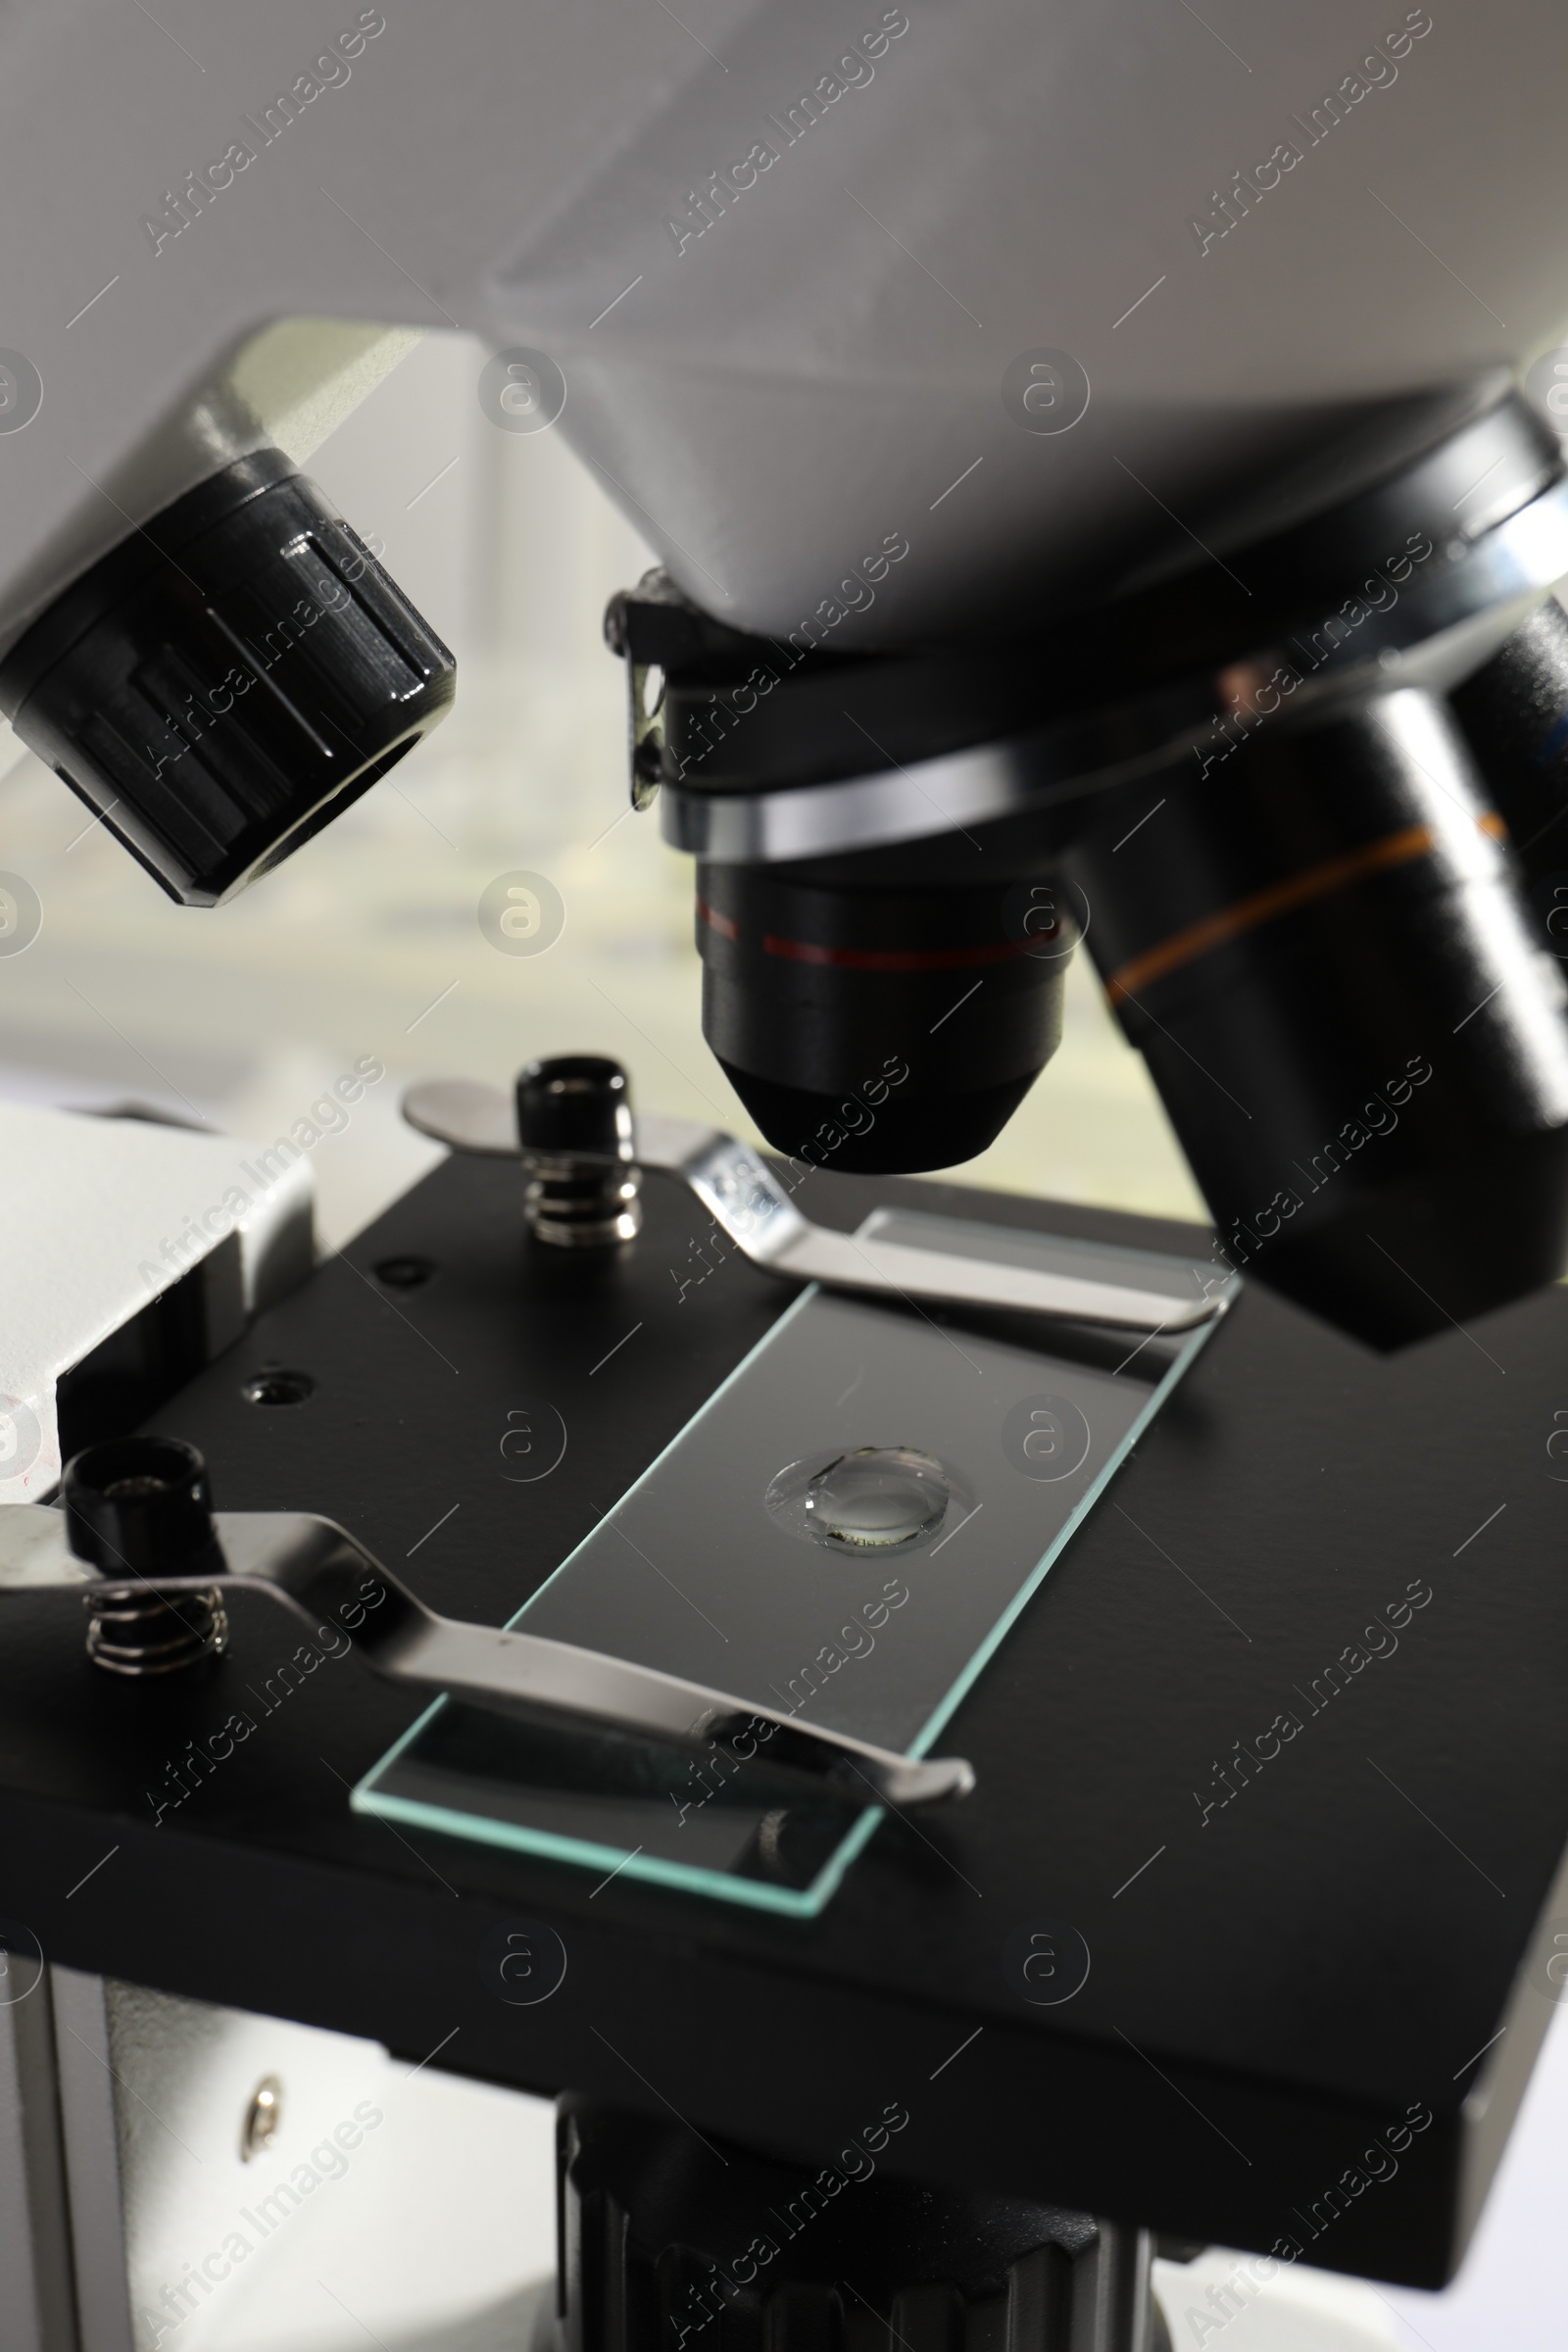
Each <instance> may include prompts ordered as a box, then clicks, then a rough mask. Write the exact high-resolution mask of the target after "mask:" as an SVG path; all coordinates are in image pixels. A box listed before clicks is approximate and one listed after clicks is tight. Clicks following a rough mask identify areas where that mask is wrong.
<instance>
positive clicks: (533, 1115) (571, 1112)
mask: <svg viewBox="0 0 1568 2352" xmlns="http://www.w3.org/2000/svg"><path fill="white" fill-rule="evenodd" d="M517 1140H518V1143H519V1144H520V1145H521V1147H522V1160H523V1165H524V1167H525V1169H526V1170H527V1175H528V1186H527V1190H526V1192H525V1194H524V1196H523V1209H524V1214H525V1215H526V1217H527V1220H528V1229H529V1231H530V1232H531V1233H532V1235H533V1236H534V1239H535V1240H536V1241H540V1242H548V1243H550V1244H552V1245H553V1246H554V1247H555V1248H557V1249H560V1250H605V1249H613V1248H614V1247H615V1246H616V1245H617V1244H618V1243H621V1242H629V1241H632V1240H633V1239H635V1237H636V1234H637V1232H638V1229H639V1228H640V1226H641V1224H642V1202H641V1201H640V1200H639V1199H638V1194H639V1191H640V1189H641V1186H642V1170H641V1169H640V1168H639V1167H638V1165H637V1161H636V1150H637V1144H636V1134H635V1130H634V1128H633V1125H632V1116H631V1103H630V1098H629V1093H628V1089H627V1085H626V1073H625V1071H624V1070H623V1069H622V1068H621V1066H620V1064H619V1062H618V1061H612V1060H610V1059H609V1057H608V1056H607V1055H605V1054H556V1055H554V1056H553V1057H551V1058H550V1059H548V1060H545V1061H531V1062H530V1063H529V1064H528V1066H527V1068H526V1069H525V1070H523V1071H522V1073H521V1074H520V1076H519V1077H518V1079H517Z"/></svg>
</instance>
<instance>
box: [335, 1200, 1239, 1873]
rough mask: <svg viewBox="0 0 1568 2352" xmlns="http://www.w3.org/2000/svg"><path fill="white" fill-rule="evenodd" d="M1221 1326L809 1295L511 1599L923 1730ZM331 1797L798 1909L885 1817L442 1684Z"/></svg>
mask: <svg viewBox="0 0 1568 2352" xmlns="http://www.w3.org/2000/svg"><path fill="white" fill-rule="evenodd" d="M869 1230H874V1231H875V1232H876V1233H877V1234H878V1235H879V1236H883V1237H885V1238H886V1239H888V1240H890V1241H900V1242H909V1243H913V1244H921V1243H923V1244H925V1245H927V1246H939V1247H943V1248H946V1249H949V1250H953V1249H957V1250H975V1251H976V1252H977V1253H979V1252H984V1253H985V1254H987V1255H992V1256H995V1257H997V1258H1000V1259H1002V1260H1003V1262H1005V1263H1016V1264H1020V1265H1025V1264H1027V1265H1033V1266H1051V1267H1057V1268H1060V1269H1061V1270H1063V1271H1070V1272H1072V1273H1074V1274H1076V1275H1079V1276H1081V1277H1082V1276H1089V1277H1091V1278H1099V1279H1103V1280H1104V1281H1106V1282H1113V1283H1125V1282H1127V1281H1129V1280H1136V1281H1138V1282H1140V1283H1143V1284H1145V1285H1148V1286H1150V1287H1152V1288H1154V1289H1157V1290H1161V1291H1163V1292H1165V1293H1166V1294H1167V1295H1168V1296H1169V1297H1170V1299H1172V1302H1173V1304H1174V1303H1175V1301H1177V1300H1178V1299H1180V1300H1183V1301H1187V1302H1190V1301H1191V1300H1192V1299H1193V1298H1194V1297H1195V1295H1196V1293H1201V1292H1204V1291H1206V1292H1207V1294H1208V1295H1209V1296H1214V1295H1215V1294H1216V1292H1217V1291H1218V1290H1219V1289H1220V1288H1221V1287H1222V1286H1221V1285H1220V1282H1219V1278H1218V1277H1217V1275H1216V1272H1215V1269H1214V1267H1213V1266H1211V1265H1203V1264H1201V1263H1189V1262H1187V1261H1184V1260H1181V1259H1177V1258H1172V1257H1161V1256H1158V1255H1156V1254H1154V1253H1152V1252H1149V1251H1144V1250H1126V1249H1120V1248H1118V1249H1102V1248H1100V1247H1098V1246H1095V1245H1089V1244H1083V1243H1077V1242H1071V1241H1065V1240H1062V1239H1060V1238H1059V1237H1056V1236H1052V1235H1044V1234H1034V1233H1023V1232H1018V1231H1015V1230H1013V1229H1011V1228H1005V1229H1004V1228H1000V1227H997V1226H992V1225H978V1224H967V1223H962V1222H959V1221H956V1220H954V1219H951V1218H946V1217H932V1216H929V1215H926V1214H923V1213H921V1214H915V1213H913V1212H908V1211H904V1210H898V1211H892V1210H885V1209H883V1210H878V1211H876V1212H875V1215H874V1218H873V1219H871V1220H868V1221H867V1225H866V1227H863V1228H862V1232H864V1231H869ZM1223 1287H1224V1288H1225V1289H1226V1290H1227V1292H1228V1291H1229V1290H1230V1289H1233V1288H1234V1287H1235V1285H1234V1281H1233V1282H1232V1283H1231V1284H1229V1285H1226V1286H1223ZM1214 1328H1215V1325H1214V1324H1213V1323H1208V1324H1203V1325H1201V1326H1199V1327H1198V1328H1197V1329H1196V1330H1194V1331H1192V1332H1189V1333H1184V1334H1182V1335H1180V1337H1179V1338H1178V1337H1176V1336H1173V1335H1163V1336H1162V1335H1160V1334H1155V1335H1154V1336H1152V1337H1150V1338H1148V1339H1143V1340H1141V1339H1140V1338H1139V1336H1138V1335H1136V1334H1134V1335H1128V1334H1127V1333H1125V1332H1113V1333H1107V1332H1104V1331H1098V1332H1097V1331H1091V1330H1090V1329H1089V1328H1088V1327H1087V1326H1081V1325H1075V1326H1072V1327H1070V1328H1068V1327H1062V1326H1054V1327H1048V1326H1046V1325H1045V1324H1043V1323H1041V1322H1039V1321H1035V1320H1031V1321H1028V1322H1026V1321H1025V1319H1024V1318H1022V1317H1006V1318H999V1317H991V1318H984V1317H980V1316H963V1317H959V1316H957V1315H956V1314H955V1313H953V1312H950V1311H948V1310H942V1312H941V1318H940V1320H938V1319H937V1317H936V1316H935V1315H933V1314H929V1313H926V1312H924V1311H922V1310H921V1309H920V1308H918V1307H916V1306H914V1305H913V1304H910V1305H908V1306H901V1305H897V1304H894V1305H884V1304H881V1303H872V1302H870V1301H869V1300H865V1299H857V1298H853V1297H848V1296H844V1295H833V1294H829V1293H827V1292H824V1291H819V1290H814V1289H813V1290H809V1291H807V1292H805V1293H803V1294H802V1296H801V1297H800V1298H799V1299H796V1300H795V1301H794V1303H793V1304H792V1305H791V1306H790V1307H789V1308H788V1309H787V1310H786V1311H785V1312H784V1313H783V1314H782V1315H781V1316H780V1317H779V1319H778V1321H777V1322H776V1323H775V1324H774V1325H773V1327H772V1329H771V1330H770V1331H769V1332H768V1333H767V1336H766V1337H765V1338H764V1339H763V1340H762V1341H761V1342H760V1344H759V1345H758V1346H757V1347H756V1348H754V1349H753V1350H752V1352H751V1354H750V1355H749V1356H748V1357H747V1358H746V1359H745V1361H744V1362H743V1363H742V1364H741V1365H740V1366H739V1367H738V1368H737V1369H736V1370H735V1371H734V1372H733V1373H732V1374H731V1375H730V1377H729V1379H728V1380H726V1381H725V1382H724V1384H723V1385H722V1387H720V1388H719V1389H718V1390H716V1391H715V1393H714V1395H713V1396H712V1397H710V1399H709V1400H708V1402H707V1404H705V1405H704V1406H703V1408H702V1410H701V1411H700V1412H699V1413H697V1414H696V1416H695V1417H694V1418H693V1419H692V1420H691V1421H690V1422H688V1424H687V1426H686V1427H685V1428H684V1429H683V1430H682V1431H681V1432H680V1434H679V1436H678V1437H676V1438H675V1439H674V1440H673V1441H672V1443H671V1444H670V1445H669V1446H666V1448H665V1449H664V1451H663V1453H662V1454H661V1455H660V1457H659V1459H658V1460H657V1461H656V1462H654V1464H653V1465H652V1467H651V1468H650V1469H648V1470H647V1471H646V1472H645V1473H644V1474H643V1476H642V1477H641V1478H640V1479H639V1480H638V1481H637V1483H636V1485H635V1486H633V1487H632V1488H630V1489H629V1491H628V1492H627V1493H626V1494H625V1495H622V1497H621V1498H620V1500H619V1501H618V1502H617V1503H616V1504H615V1505H614V1507H613V1509H612V1510H611V1511H610V1512H609V1513H608V1514H607V1515H606V1517H605V1518H604V1519H603V1520H601V1521H600V1523H599V1525H598V1526H597V1527H596V1528H595V1529H594V1530H593V1531H592V1533H591V1534H590V1535H588V1536H587V1537H586V1538H585V1539H584V1541H583V1542H582V1543H581V1544H578V1546H577V1548H576V1549H575V1551H573V1552H572V1553H571V1554H570V1555H569V1557H568V1558H567V1559H565V1560H564V1561H563V1563H562V1565H561V1566H560V1567H559V1568H558V1569H557V1570H556V1572H555V1574H554V1575H553V1576H552V1577H551V1578H550V1579H549V1580H548V1582H547V1583H546V1584H545V1585H544V1586H542V1587H541V1589H540V1590H539V1592H537V1593H535V1594H534V1596H533V1597H532V1599H531V1600H529V1601H528V1602H527V1603H526V1604H525V1606H524V1607H523V1608H522V1609H520V1610H519V1611H518V1613H517V1615H516V1616H515V1618H514V1619H513V1620H512V1622H513V1624H515V1625H517V1626H525V1627H526V1628H527V1630H528V1631H529V1632H530V1633H536V1634H545V1635H549V1636H551V1637H553V1638H554V1639H556V1640H558V1641H563V1642H578V1643H580V1644H582V1645H583V1646H584V1647H586V1648H590V1649H597V1650H603V1651H606V1652H609V1653H611V1654H613V1655H614V1656H618V1657H624V1658H631V1659H635V1660H637V1661H639V1662H640V1663H642V1664H645V1665H650V1666H657V1667H660V1668H662V1669H663V1670H664V1671H665V1672H667V1673H670V1674H677V1675H682V1676H685V1677H687V1678H689V1679H690V1680H692V1681H694V1682H699V1683H704V1684H707V1685H709V1686H710V1687H711V1688H713V1689H716V1690H719V1691H727V1692H730V1693H733V1694H734V1695H735V1696H737V1697H740V1698H743V1699H751V1700H752V1701H754V1702H755V1703H757V1704H759V1705H767V1706H770V1707H773V1708H780V1707H782V1708H784V1709H787V1710H789V1711H790V1712H792V1713H794V1714H797V1715H799V1716H800V1718H801V1719H802V1720H803V1721H805V1722H813V1723H817V1724H821V1725H823V1726H826V1727H828V1728H831V1729H834V1730H837V1731H841V1732H845V1733H849V1734H852V1735H854V1736H855V1737H857V1738H858V1739H861V1740H872V1741H875V1742H876V1743H878V1744H879V1745H882V1746H886V1747H891V1748H896V1749H898V1750H899V1751H900V1752H902V1753H904V1754H907V1755H923V1754H927V1753H930V1752H931V1751H932V1750H933V1749H934V1748H935V1747H936V1745H937V1742H938V1739H939V1736H940V1734H941V1733H942V1731H943V1728H944V1726H945V1725H946V1724H947V1722H948V1720H949V1718H950V1717H951V1716H952V1714H953V1712H954V1710H955V1709H956V1706H957V1705H958V1702H959V1700H960V1699H961V1698H962V1697H963V1695H964V1693H965V1691H967V1690H968V1689H969V1687H970V1685H971V1684H972V1683H973V1682H974V1680H975V1678H976V1677H977V1675H979V1673H980V1672H981V1670H982V1668H983V1667H984V1665H985V1663H986V1660H987V1659H988V1658H989V1657H990V1656H991V1654H992V1652H993V1651H994V1650H995V1649H996V1647H997V1645H998V1643H999V1642H1001V1641H1002V1640H1003V1639H1004V1637H1005V1634H1006V1632H1007V1629H1008V1627H1009V1626H1010V1625H1011V1624H1012V1622H1013V1619H1014V1618H1015V1617H1016V1616H1017V1615H1018V1612H1019V1611H1020V1610H1021V1609H1022V1608H1023V1607H1024V1605H1025V1603H1026V1602H1027V1601H1028V1600H1029V1597H1030V1595H1031V1594H1032V1593H1034V1592H1035V1590H1036V1588H1037V1587H1038V1586H1039V1584H1040V1583H1041V1580H1042V1579H1043V1578H1044V1577H1045V1575H1046V1573H1047V1571H1048V1569H1049V1568H1050V1567H1051V1565H1052V1563H1053V1562H1054V1560H1055V1559H1056V1558H1057V1557H1058V1556H1059V1554H1060V1552H1061V1550H1062V1547H1063V1546H1064V1544H1066V1543H1067V1542H1068V1540H1069V1539H1070V1537H1071V1535H1072V1533H1073V1530H1074V1529H1075V1528H1076V1527H1077V1526H1078V1524H1079V1522H1080V1521H1081V1520H1082V1519H1083V1518H1084V1517H1085V1516H1086V1514H1087V1513H1088V1512H1089V1511H1090V1510H1091V1509H1092V1508H1093V1507H1094V1504H1095V1502H1096V1501H1097V1499H1098V1497H1099V1496H1100V1495H1101V1493H1102V1492H1103V1489H1104V1487H1105V1486H1106V1484H1107V1483H1108V1481H1109V1480H1110V1478H1111V1476H1112V1474H1113V1473H1114V1471H1115V1470H1116V1468H1117V1466H1118V1464H1119V1463H1120V1462H1121V1461H1122V1460H1123V1458H1124V1457H1125V1455H1126V1453H1127V1451H1128V1449H1129V1447H1130V1446H1132V1445H1133V1444H1134V1442H1135V1441H1136V1440H1137V1438H1138V1437H1139V1436H1140V1435H1141V1434H1142V1433H1143V1431H1144V1430H1145V1429H1147V1428H1148V1426H1149V1424H1150V1422H1151V1421H1152V1419H1153V1416H1154V1415H1155V1413H1156V1412H1158V1410H1159V1408H1160V1406H1161V1405H1162V1404H1163V1402H1164V1400H1165V1398H1166V1397H1168V1396H1169V1395H1170V1394H1171V1391H1172V1390H1173V1389H1174V1387H1175V1385H1176V1383H1177V1382H1178V1381H1179V1380H1180V1379H1181V1377H1182V1375H1183V1373H1184V1372H1185V1371H1186V1369H1187V1367H1188V1365H1189V1364H1190V1363H1191V1362H1192V1361H1193V1358H1194V1357H1195V1355H1196V1354H1197V1353H1198V1351H1199V1349H1200V1348H1201V1347H1202V1346H1203V1345H1204V1343H1205V1341H1206V1340H1207V1339H1208V1337H1209V1336H1210V1334H1211V1333H1212V1331H1213V1330H1214ZM743 1744H744V1743H743ZM353 1801H354V1804H355V1807H356V1809H357V1810H359V1811H361V1812H366V1813H374V1814H378V1815H380V1816H382V1817H383V1818H385V1819H388V1820H391V1821H395V1822H404V1823H410V1824H414V1825H417V1826H419V1827H423V1828H426V1829H434V1830H440V1831H443V1832H445V1833H447V1834H448V1835H450V1836H455V1837H464V1838H474V1839H478V1840H480V1841H482V1842H484V1843H486V1844H490V1845H499V1846H505V1847H510V1848H512V1849H513V1850H515V1851H518V1852H524V1853H532V1854H541V1855H547V1856H550V1857H553V1858H555V1859H558V1860H561V1861H564V1862H568V1863H575V1864H579V1865H581V1866H582V1867H583V1868H585V1869H589V1870H592V1871H594V1872H595V1873H596V1874H597V1875H598V1876H600V1877H601V1878H602V1877H604V1876H606V1875H607V1874H608V1873H610V1872H616V1873H618V1874H619V1875H620V1876H622V1877H624V1878H640V1879H647V1880H653V1881H655V1882H657V1883H659V1884H661V1885H662V1886H665V1887H682V1888H685V1889H687V1890H689V1891H691V1892H692V1893H695V1894H700V1895H705V1896H708V1897H716V1898H717V1899H719V1900H722V1901H726V1902H737V1903H745V1904H750V1905H752V1906H754V1907H755V1908H758V1909H761V1910H767V1911H772V1912H778V1913H783V1914H785V1915H789V1916H794V1917H800V1918H809V1917H811V1916H813V1915H814V1914H815V1913H817V1912H818V1911H820V1910H821V1908H822V1906H823V1904H824V1903H826V1901H827V1900H828V1898H829V1897H830V1895H831V1894H832V1892H833V1890H834V1888H835V1887H837V1886H838V1885H839V1883H840V1881H841V1880H842V1878H843V1875H844V1873H845V1871H846V1870H847V1869H848V1867H849V1865H850V1863H851V1862H852V1861H853V1860H854V1859H855V1856H856V1855H857V1854H858V1853H859V1852H860V1850H861V1849H862V1847H863V1846H864V1844H865V1842H866V1840H867V1838H869V1837H870V1836H871V1834H872V1832H873V1831H874V1830H875V1828H876V1825H877V1822H878V1820H879V1819H880V1817H881V1814H880V1808H878V1807H877V1806H876V1805H875V1804H873V1803H870V1802H868V1803H866V1804H865V1805H859V1804H857V1803H854V1802H843V1801H839V1800H837V1799H824V1798H822V1797H818V1796H815V1795H813V1794H810V1793H808V1794H806V1795H805V1796H802V1795H801V1793H800V1792H799V1789H798V1788H796V1787H793V1786H791V1785H790V1784H788V1783H786V1782H785V1781H783V1780H782V1779H780V1778H776V1777H775V1778H772V1779H770V1778H769V1775H768V1771H767V1763H766V1755H765V1751H764V1748H763V1747H762V1746H761V1745H759V1749H758V1753H757V1755H756V1757H755V1758H748V1759H737V1758H736V1757H731V1756H723V1755H720V1754H718V1753H717V1752H716V1751H711V1752H710V1753H708V1754H707V1755H706V1756H705V1757H703V1758H701V1759H699V1758H695V1757H688V1756H684V1755H680V1754H678V1753H675V1752H674V1751H664V1750H659V1749H655V1748H653V1747H650V1746H648V1745H645V1744H644V1743H642V1742H640V1741H636V1740H630V1739H619V1738H615V1737H612V1736H608V1735H604V1734H601V1733H597V1732H593V1731H589V1732H586V1733H575V1732H564V1731H558V1730H554V1729H544V1728H538V1727H535V1726H533V1725H529V1724H526V1723H523V1722H521V1721H519V1720H511V1719H507V1718H504V1717H502V1716H499V1715H493V1714H489V1713H487V1712H486V1711H484V1710H482V1709H480V1708H476V1707H472V1706H467V1705H464V1704H461V1703H459V1702H457V1701H455V1700H452V1699H446V1698H443V1699H438V1700H437V1701H436V1703H435V1704H434V1706H432V1707H431V1708H429V1709H428V1710H427V1711H426V1713H425V1714H424V1715H423V1716H421V1717H420V1719H419V1721H418V1722H417V1723H416V1724H415V1725H414V1726H413V1727H412V1728H411V1729H410V1730H409V1731H408V1732H407V1733H406V1734H405V1735H404V1737H403V1738H402V1739H401V1740H399V1741H398V1742H397V1744H396V1746H394V1747H393V1748H392V1749H391V1750H390V1751H389V1753H388V1754H387V1755H386V1756H384V1757H383V1758H382V1759H381V1761H380V1762H379V1763H378V1764H377V1765H375V1766H374V1768H373V1769H372V1770H371V1771H370V1773H369V1774H368V1776H367V1778H366V1779H365V1780H364V1781H363V1782H362V1783H361V1785H360V1787H359V1788H358V1789H356V1790H355V1791H354V1800H353Z"/></svg>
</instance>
